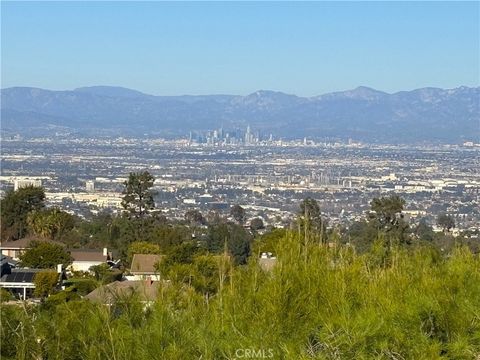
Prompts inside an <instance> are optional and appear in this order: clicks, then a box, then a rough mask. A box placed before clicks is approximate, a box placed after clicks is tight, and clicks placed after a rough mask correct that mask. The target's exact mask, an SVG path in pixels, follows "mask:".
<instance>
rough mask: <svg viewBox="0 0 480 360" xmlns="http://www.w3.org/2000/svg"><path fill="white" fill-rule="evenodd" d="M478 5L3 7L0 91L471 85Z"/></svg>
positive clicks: (311, 91) (298, 90)
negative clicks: (21, 88) (27, 88)
mask: <svg viewBox="0 0 480 360" xmlns="http://www.w3.org/2000/svg"><path fill="white" fill-rule="evenodd" d="M479 11H480V8H479V2H464V3H459V2H423V3H418V2H370V3H367V2H364V3H360V2H356V3H352V2H329V3H325V2H322V3H318V2H317V3H312V2H310V3H299V2H295V3H293V2H280V3H274V2H263V3H253V2H248V3H234V2H223V3H219V2H213V3H198V2H196V3H178V2H177V3H161V2H142V3H139V2H135V3H133V2H83V3H80V2H75V3H72V2H33V3H29V2H4V1H2V2H1V20H2V25H1V30H2V34H1V40H2V47H1V50H2V53H1V60H2V65H1V68H2V77H1V80H2V84H1V85H2V87H10V86H35V87H42V88H48V89H72V88H75V87H79V86H90V85H116V86H125V87H130V88H134V89H137V90H141V91H144V92H147V93H151V94H158V95H178V94H213V93H215V94H218V93H229V94H248V93H251V92H253V91H255V90H258V89H271V90H278V91H283V92H287V93H295V94H298V95H316V94H322V93H325V92H330V91H336V90H344V89H350V88H355V87H357V86H359V85H365V86H371V87H374V88H377V89H379V90H384V91H388V92H394V91H398V90H410V89H414V88H418V87H426V86H434V87H444V88H452V87H457V86H460V85H467V86H478V85H479V83H480V79H479V77H480V74H479V72H480V70H479V66H480V65H479V63H480V58H479V56H480V55H479V53H480V51H479V42H480V41H479V37H480V35H479V34H480V29H479V26H480V25H479Z"/></svg>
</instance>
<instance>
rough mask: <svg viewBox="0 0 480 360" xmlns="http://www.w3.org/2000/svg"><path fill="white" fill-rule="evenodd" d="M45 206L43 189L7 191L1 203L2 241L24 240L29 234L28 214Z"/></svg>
mask: <svg viewBox="0 0 480 360" xmlns="http://www.w3.org/2000/svg"><path fill="white" fill-rule="evenodd" d="M44 206H45V191H44V190H43V188H42V187H35V186H27V187H24V188H20V189H18V190H17V191H7V193H6V195H5V197H4V198H3V199H2V200H1V202H0V212H1V237H2V239H5V240H16V239H20V238H23V237H24V236H25V235H26V234H27V217H28V214H29V213H30V212H31V211H38V210H40V209H42V208H43V207H44Z"/></svg>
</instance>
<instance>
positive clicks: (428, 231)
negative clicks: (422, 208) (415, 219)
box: [415, 219, 435, 242]
mask: <svg viewBox="0 0 480 360" xmlns="http://www.w3.org/2000/svg"><path fill="white" fill-rule="evenodd" d="M415 235H417V237H418V239H419V240H422V241H428V242H432V241H433V240H434V238H435V233H434V232H433V229H432V227H431V226H430V225H428V224H427V221H426V220H425V219H422V220H420V222H419V223H418V225H417V227H416V228H415Z"/></svg>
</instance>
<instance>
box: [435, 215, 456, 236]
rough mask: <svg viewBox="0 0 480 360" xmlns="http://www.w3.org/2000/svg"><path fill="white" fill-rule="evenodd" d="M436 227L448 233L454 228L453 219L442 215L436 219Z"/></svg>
mask: <svg viewBox="0 0 480 360" xmlns="http://www.w3.org/2000/svg"><path fill="white" fill-rule="evenodd" d="M437 225H438V226H440V227H441V228H442V229H443V231H444V232H450V230H451V229H452V228H454V227H455V219H454V218H453V216H450V215H447V214H445V213H442V214H439V215H438V217H437Z"/></svg>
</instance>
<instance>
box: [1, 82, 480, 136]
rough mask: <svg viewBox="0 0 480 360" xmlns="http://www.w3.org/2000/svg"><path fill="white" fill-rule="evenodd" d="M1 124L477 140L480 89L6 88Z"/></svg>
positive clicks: (87, 130) (6, 128)
mask: <svg viewBox="0 0 480 360" xmlns="http://www.w3.org/2000/svg"><path fill="white" fill-rule="evenodd" d="M1 120H2V121H1V129H2V131H3V132H21V131H46V129H49V130H55V129H69V130H71V131H74V132H79V133H84V134H95V133H110V134H117V135H120V134H124V135H138V134H152V135H159V136H174V135H186V134H188V133H189V131H192V130H193V131H197V130H209V129H215V128H219V127H220V126H223V128H224V129H235V128H243V129H244V128H246V126H247V125H250V126H251V128H252V129H253V130H255V131H259V132H261V133H263V134H270V133H272V134H273V135H274V136H277V137H284V138H301V137H304V136H307V137H309V138H323V137H340V138H348V137H351V138H353V139H358V140H363V141H378V142H390V143H394V142H407V143H414V142H424V141H426V142H450V143H456V142H462V141H466V140H473V141H478V140H479V139H480V88H479V87H476V88H470V87H465V86H462V87H459V88H455V89H439V88H422V89H417V90H413V91H401V92H397V93H394V94H388V93H385V92H382V91H378V90H374V89H371V88H368V87H363V86H361V87H358V88H356V89H353V90H348V91H341V92H334V93H329V94H324V95H319V96H314V97H299V96H295V95H289V94H284V93H281V92H274V91H265V90H260V91H257V92H254V93H252V94H250V95H247V96H237V95H205V96H203V95H202V96H187V95H186V96H153V95H148V94H144V93H142V92H139V91H135V90H131V89H126V88H121V87H110V86H92V87H83V88H78V89H75V90H73V91H51V90H44V89H38V88H29V87H12V88H6V89H2V90H1Z"/></svg>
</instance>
